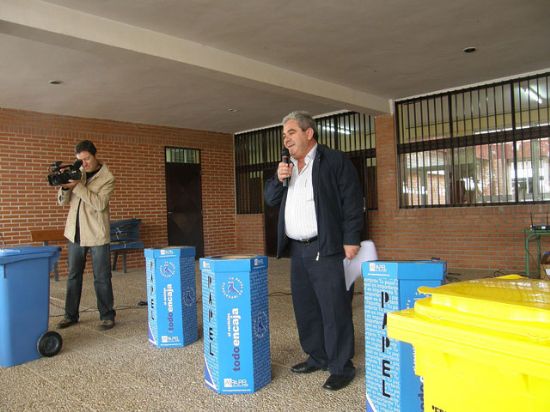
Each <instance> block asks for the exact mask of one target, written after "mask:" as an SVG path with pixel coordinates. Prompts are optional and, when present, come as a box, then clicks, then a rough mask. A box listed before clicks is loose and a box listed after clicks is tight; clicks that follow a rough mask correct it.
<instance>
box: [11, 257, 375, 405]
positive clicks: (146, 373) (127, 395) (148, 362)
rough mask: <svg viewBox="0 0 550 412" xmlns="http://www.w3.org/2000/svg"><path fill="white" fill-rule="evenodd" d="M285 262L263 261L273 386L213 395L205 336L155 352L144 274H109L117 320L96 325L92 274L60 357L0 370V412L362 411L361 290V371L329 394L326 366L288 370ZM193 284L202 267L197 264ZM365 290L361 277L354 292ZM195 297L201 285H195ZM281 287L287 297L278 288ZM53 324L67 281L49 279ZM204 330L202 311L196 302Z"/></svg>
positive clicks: (293, 345)
mask: <svg viewBox="0 0 550 412" xmlns="http://www.w3.org/2000/svg"><path fill="white" fill-rule="evenodd" d="M288 267H289V262H288V260H286V259H281V260H274V259H270V260H269V293H270V299H269V305H270V306H269V311H270V333H271V360H272V377H273V379H272V382H271V383H270V384H269V385H267V386H266V387H264V388H263V389H261V390H259V391H258V392H256V393H254V394H248V395H218V394H216V393H215V392H213V391H211V390H209V389H207V387H206V386H205V384H204V379H203V376H204V375H203V341H202V338H201V339H199V341H197V342H195V343H193V344H191V345H189V346H187V347H184V348H178V349H158V348H155V347H153V346H151V345H150V344H149V343H148V341H147V309H146V306H137V303H138V302H139V301H140V300H146V290H145V275H144V271H143V270H133V271H131V272H129V273H126V274H123V273H115V274H114V276H113V284H114V293H115V301H116V306H117V307H118V313H117V324H116V327H115V328H114V329H112V330H109V331H106V332H101V331H99V330H97V325H98V324H99V319H98V314H97V311H96V310H95V308H96V303H95V294H94V291H93V285H92V281H91V277H87V278H86V280H85V284H84V292H83V296H82V303H81V309H82V310H84V312H83V313H82V314H81V321H80V323H79V324H78V325H76V326H73V327H70V328H68V329H64V330H62V331H60V333H61V335H62V337H63V340H64V344H63V350H62V351H61V353H60V354H58V355H57V356H55V357H52V358H41V359H39V360H36V361H32V362H28V363H25V364H23V365H19V366H14V367H10V368H1V369H0V410H1V411H24V410H26V411H38V410H39V411H53V410H55V411H62V410H67V411H80V410H84V411H116V410H123V411H145V410H147V411H155V410H163V411H199V410H200V411H214V410H215V411H217V410H219V411H222V410H226V411H229V410H245V409H248V410H258V411H319V410H321V411H363V410H365V380H364V376H365V373H364V367H365V366H364V365H365V363H364V337H363V335H364V326H363V324H364V321H363V296H362V294H358V295H356V296H355V298H354V301H353V308H354V323H355V328H356V356H355V358H354V362H355V365H356V367H357V377H356V378H355V380H354V381H353V382H352V383H351V384H350V385H349V386H348V387H347V388H345V389H343V390H341V391H339V392H328V391H326V390H324V389H322V387H321V386H322V384H323V383H324V381H325V379H326V378H327V377H328V372H316V373H313V374H310V375H306V376H300V375H296V374H293V373H291V372H290V370H289V368H290V366H292V365H293V364H295V363H297V362H300V361H301V360H303V359H304V355H303V354H302V352H301V349H300V346H299V343H298V338H297V334H296V326H295V321H294V315H293V311H292V303H291V298H290V295H289V292H290V286H289V275H288ZM197 284H198V285H200V273H199V271H198V270H197ZM361 290H362V282H361V281H359V284H357V285H356V291H361ZM197 291H198V293H199V294H200V287H197ZM280 292H283V293H280ZM50 294H51V298H50V306H51V309H50V329H55V324H56V323H57V322H58V321H59V320H60V319H61V316H62V314H63V310H62V307H63V304H64V296H65V281H64V279H61V280H60V281H59V282H54V281H53V280H52V281H51V293H50ZM198 311H199V330H200V331H201V332H200V335H201V336H202V311H201V304H199V305H198Z"/></svg>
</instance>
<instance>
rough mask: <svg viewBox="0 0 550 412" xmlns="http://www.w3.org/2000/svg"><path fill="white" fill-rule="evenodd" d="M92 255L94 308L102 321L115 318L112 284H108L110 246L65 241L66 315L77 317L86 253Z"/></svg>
mask: <svg viewBox="0 0 550 412" xmlns="http://www.w3.org/2000/svg"><path fill="white" fill-rule="evenodd" d="M88 251H90V252H91V254H92V267H93V271H94V288H95V295H96V299H97V309H98V310H99V318H100V319H101V320H106V319H111V320H114V319H115V315H116V313H115V310H114V298H113V285H112V283H111V277H112V273H111V247H110V245H109V244H108V243H107V244H106V245H103V246H91V247H83V246H80V245H79V244H78V243H73V242H68V252H69V276H68V278H67V297H66V299H65V317H66V318H67V319H71V320H78V317H79V311H78V308H79V306H80V297H81V295H82V276H83V274H84V269H85V267H86V255H87V254H88Z"/></svg>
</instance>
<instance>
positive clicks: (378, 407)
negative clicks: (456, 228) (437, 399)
mask: <svg viewBox="0 0 550 412" xmlns="http://www.w3.org/2000/svg"><path fill="white" fill-rule="evenodd" d="M446 271H447V266H446V263H445V262H441V261H410V262H384V261H374V262H364V263H363V266H362V273H363V277H364V288H365V294H364V305H365V369H366V372H365V375H366V384H367V412H422V411H423V410H424V407H423V390H422V383H421V381H420V378H419V377H418V376H416V375H415V373H414V358H413V348H412V346H411V345H410V344H408V343H404V342H398V341H395V340H393V339H390V338H388V336H387V313H388V312H393V311H396V310H402V309H407V308H411V307H413V306H414V302H415V301H416V300H417V299H420V298H423V297H424V295H422V294H419V293H418V287H420V286H432V287H436V286H440V285H441V283H442V282H443V279H444V276H445V273H446Z"/></svg>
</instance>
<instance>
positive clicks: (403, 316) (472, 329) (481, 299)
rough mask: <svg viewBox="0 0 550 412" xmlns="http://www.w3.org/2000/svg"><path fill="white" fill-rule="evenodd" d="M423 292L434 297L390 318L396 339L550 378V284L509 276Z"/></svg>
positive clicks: (459, 283)
mask: <svg viewBox="0 0 550 412" xmlns="http://www.w3.org/2000/svg"><path fill="white" fill-rule="evenodd" d="M418 290H419V292H421V293H425V294H430V295H431V297H428V298H424V299H420V300H417V301H416V302H415V305H414V309H407V310H403V311H399V312H393V313H390V314H388V336H390V337H391V338H394V339H399V340H403V341H405V342H409V343H412V344H413V345H428V347H430V348H432V349H433V350H439V351H445V352H448V353H454V354H455V355H460V356H466V357H470V358H472V359H475V360H478V361H479V362H483V363H487V362H488V363H491V364H492V363H495V364H498V365H500V366H502V367H506V368H513V369H514V370H518V371H527V370H528V371H530V373H531V374H534V375H537V376H545V377H546V378H547V377H548V376H549V374H550V282H548V281H543V280H539V279H528V278H523V277H520V276H506V277H501V278H492V279H479V280H471V281H465V282H456V283H451V284H447V285H444V286H439V287H435V288H433V287H426V286H422V287H420V288H419V289H418ZM500 366H499V367H500ZM522 373H523V372H522Z"/></svg>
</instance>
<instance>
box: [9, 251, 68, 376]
mask: <svg viewBox="0 0 550 412" xmlns="http://www.w3.org/2000/svg"><path fill="white" fill-rule="evenodd" d="M59 251H60V248H59V247H56V246H43V247H31V246H24V247H9V248H4V249H2V248H0V367H9V366H14V365H19V364H21V363H25V362H29V361H32V360H35V359H38V358H40V357H41V356H54V355H56V354H57V353H58V352H59V351H60V350H61V346H62V339H61V336H60V335H59V334H58V333H57V332H48V319H49V312H50V310H49V309H50V305H49V301H50V272H51V271H52V269H53V267H54V265H55V263H56V262H57V259H58V258H59Z"/></svg>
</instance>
